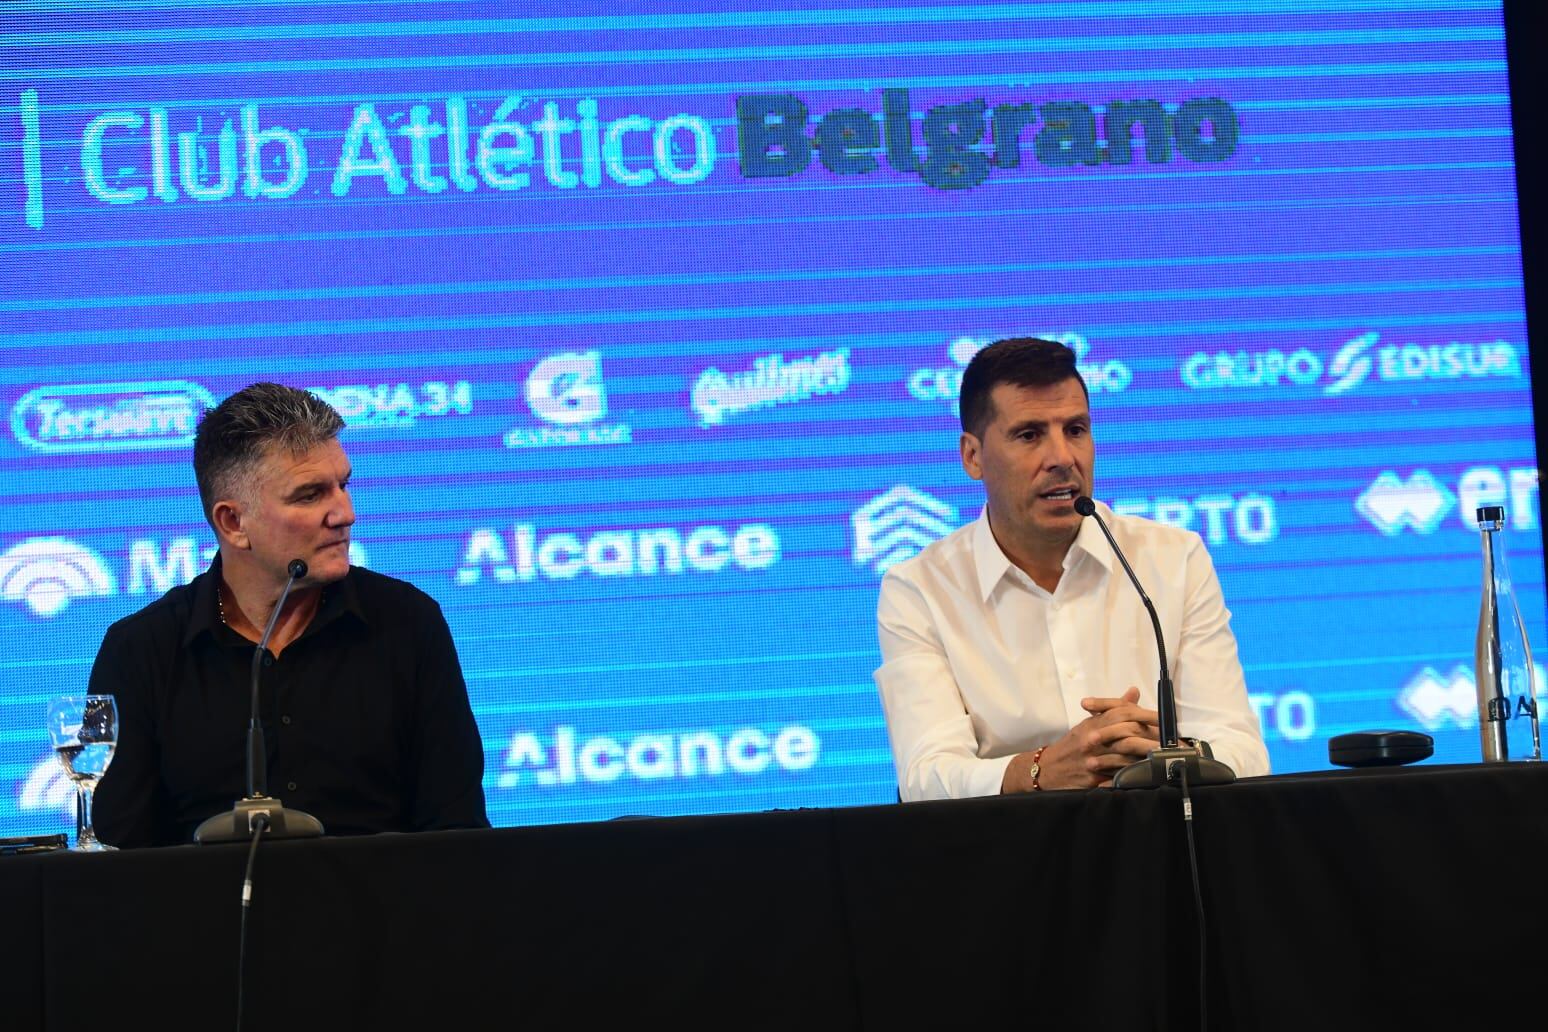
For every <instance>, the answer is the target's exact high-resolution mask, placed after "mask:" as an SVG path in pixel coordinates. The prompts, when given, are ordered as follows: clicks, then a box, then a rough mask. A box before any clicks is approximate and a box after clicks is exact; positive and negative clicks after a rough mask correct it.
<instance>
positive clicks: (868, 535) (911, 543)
mask: <svg viewBox="0 0 1548 1032" xmlns="http://www.w3.org/2000/svg"><path fill="white" fill-rule="evenodd" d="M849 521H850V525H851V526H852V527H853V529H854V534H855V550H854V562H855V565H856V566H869V567H871V568H872V569H873V570H875V571H876V572H877V573H878V574H883V573H886V572H887V571H888V570H889V569H891V568H892V567H894V566H896V565H897V564H898V563H901V562H902V561H903V560H905V559H910V558H912V557H914V556H916V555H918V554H919V553H920V552H921V551H923V550H924V548H925V546H927V545H929V544H930V543H931V542H932V541H935V540H937V539H939V538H943V537H945V536H946V535H947V534H949V533H951V531H952V527H953V525H954V524H955V523H956V522H957V510H956V509H955V508H953V507H952V506H950V505H948V504H947V503H946V502H943V501H941V500H940V499H939V498H936V497H933V496H932V495H928V494H925V493H924V492H923V491H919V490H916V489H914V488H912V487H908V486H906V485H903V484H899V485H898V486H897V487H894V488H893V489H892V490H890V491H888V492H886V493H885V494H880V495H877V496H876V497H875V498H872V499H871V500H870V501H869V502H866V503H865V504H864V505H862V506H861V507H860V508H858V509H856V510H855V512H854V514H853V515H852V516H850V518H849Z"/></svg>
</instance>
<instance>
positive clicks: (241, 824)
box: [194, 559, 323, 845]
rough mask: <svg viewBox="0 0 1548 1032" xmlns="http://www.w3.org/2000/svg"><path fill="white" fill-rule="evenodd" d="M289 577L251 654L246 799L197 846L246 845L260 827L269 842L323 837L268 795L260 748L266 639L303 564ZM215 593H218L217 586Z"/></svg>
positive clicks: (314, 823)
mask: <svg viewBox="0 0 1548 1032" xmlns="http://www.w3.org/2000/svg"><path fill="white" fill-rule="evenodd" d="M286 572H287V573H289V574H290V577H289V579H288V580H286V581H285V587H284V589H283V590H282V591H280V596H279V601H278V602H276V603H274V611H273V612H272V613H270V614H269V624H268V626H267V627H265V628H264V629H263V638H262V639H261V640H259V642H258V646H257V648H255V649H254V650H253V677H252V684H253V709H252V716H251V717H250V718H249V720H248V722H247V795H246V796H244V797H243V798H241V799H238V800H237V802H236V806H235V808H233V809H231V810H229V811H227V812H226V813H217V814H216V815H215V816H213V817H211V818H209V819H208V820H206V821H205V822H204V823H203V824H200V825H199V827H198V829H197V830H196V831H195V832H194V841H195V842H197V843H199V844H200V845H205V844H208V843H211V842H245V841H246V840H247V839H249V838H251V837H252V834H253V830H254V828H255V827H258V826H260V824H261V825H262V827H263V831H264V833H265V834H267V835H268V836H269V837H270V838H315V837H316V836H318V835H321V834H322V833H323V826H322V822H321V821H319V820H318V819H317V818H316V817H313V816H312V815H311V814H309V813H305V812H303V811H301V810H287V809H285V807H284V805H283V804H282V803H280V801H279V800H278V799H274V798H271V797H270V796H269V794H268V789H267V781H268V774H267V771H266V768H265V765H266V762H267V756H268V752H267V750H266V749H265V748H264V744H263V724H262V723H261V722H260V721H259V719H258V679H259V676H260V675H261V674H262V672H263V661H264V659H265V658H266V657H267V656H268V654H269V638H270V637H271V636H272V635H273V634H274V625H275V624H276V623H278V622H279V614H280V610H281V609H282V608H283V607H284V605H285V598H286V596H288V595H289V594H290V589H291V587H292V586H293V585H294V584H295V583H296V581H297V580H299V579H300V578H302V577H305V576H306V562H305V560H302V559H292V560H290V565H289V566H288V567H286ZM217 590H219V588H218V586H217Z"/></svg>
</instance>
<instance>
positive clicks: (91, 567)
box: [0, 537, 118, 617]
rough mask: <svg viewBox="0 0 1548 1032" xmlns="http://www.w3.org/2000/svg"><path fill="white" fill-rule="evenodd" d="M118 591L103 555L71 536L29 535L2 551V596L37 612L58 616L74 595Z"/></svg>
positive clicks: (47, 615) (106, 594) (0, 593)
mask: <svg viewBox="0 0 1548 1032" xmlns="http://www.w3.org/2000/svg"><path fill="white" fill-rule="evenodd" d="M117 591H118V582H117V581H116V580H115V579H114V577H113V574H112V572H111V571H110V570H108V568H107V563H106V562H104V561H103V558H102V556H101V555H99V554H97V553H96V552H94V551H92V550H91V549H90V548H87V547H86V546H85V545H82V544H80V543H78V542H75V541H71V540H70V539H69V538H63V537H36V538H28V539H27V540H26V541H23V542H22V543H21V544H18V545H12V546H11V547H10V548H8V549H6V551H5V553H4V554H3V555H0V598H4V599H5V601H7V602H21V603H24V604H25V605H26V606H27V608H28V609H30V610H32V612H33V614H34V615H36V616H42V617H52V616H58V615H59V614H60V613H61V612H63V611H64V609H65V607H66V606H68V605H69V604H70V601H71V600H72V599H77V598H94V597H96V598H101V597H105V596H109V595H113V594H116V593H117Z"/></svg>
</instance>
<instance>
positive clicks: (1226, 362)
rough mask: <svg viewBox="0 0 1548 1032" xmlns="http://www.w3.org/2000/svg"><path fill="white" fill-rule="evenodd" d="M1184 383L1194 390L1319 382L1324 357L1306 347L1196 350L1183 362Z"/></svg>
mask: <svg viewBox="0 0 1548 1032" xmlns="http://www.w3.org/2000/svg"><path fill="white" fill-rule="evenodd" d="M1181 375H1182V382H1183V383H1184V384H1185V385H1186V386H1188V387H1191V388H1193V389H1194V390H1212V389H1216V388H1221V387H1277V386H1279V385H1280V384H1282V383H1286V382H1289V383H1293V384H1301V385H1305V384H1310V383H1316V382H1317V379H1318V378H1319V377H1321V376H1322V359H1320V358H1318V357H1317V356H1316V355H1315V354H1313V353H1312V352H1311V351H1310V350H1309V349H1307V348H1297V349H1296V350H1294V351H1290V352H1284V351H1280V350H1277V349H1269V350H1267V351H1215V352H1208V351H1196V352H1194V353H1193V354H1192V355H1189V356H1188V358H1187V359H1185V360H1184V361H1183V364H1182V370H1181Z"/></svg>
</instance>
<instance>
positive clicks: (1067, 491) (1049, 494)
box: [1038, 487, 1078, 502]
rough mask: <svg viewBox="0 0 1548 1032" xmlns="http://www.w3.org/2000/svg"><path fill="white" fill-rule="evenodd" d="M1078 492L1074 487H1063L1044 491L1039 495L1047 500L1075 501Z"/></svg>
mask: <svg viewBox="0 0 1548 1032" xmlns="http://www.w3.org/2000/svg"><path fill="white" fill-rule="evenodd" d="M1077 493H1078V492H1077V491H1076V490H1075V488H1073V487H1061V488H1058V489H1056V490H1053V491H1044V492H1043V493H1042V494H1040V495H1038V497H1039V498H1041V499H1043V500H1044V501H1046V502H1073V501H1074V500H1075V495H1076V494H1077Z"/></svg>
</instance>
